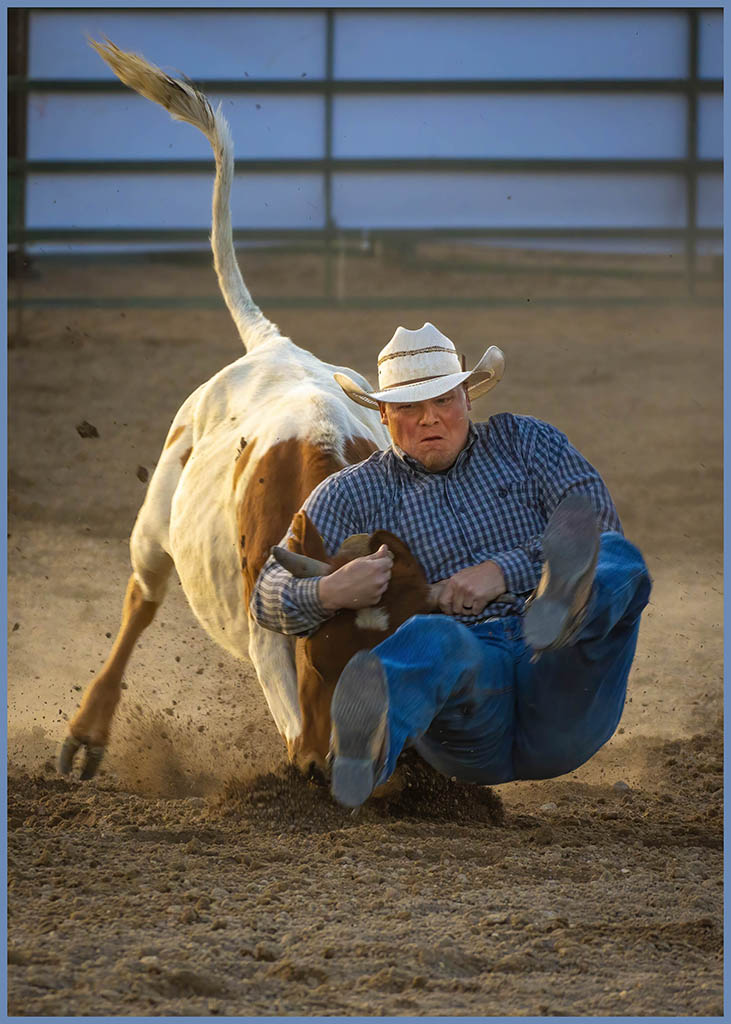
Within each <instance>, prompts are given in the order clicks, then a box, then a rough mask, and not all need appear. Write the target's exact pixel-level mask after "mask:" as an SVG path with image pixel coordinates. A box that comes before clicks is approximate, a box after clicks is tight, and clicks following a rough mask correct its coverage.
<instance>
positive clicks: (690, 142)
mask: <svg viewBox="0 0 731 1024" xmlns="http://www.w3.org/2000/svg"><path fill="white" fill-rule="evenodd" d="M323 13H324V15H325V18H326V62H325V74H324V77H323V78H322V79H321V80H310V79H299V80H274V81H273V80H270V79H266V80H263V79H250V78H247V79H243V80H240V79H236V80H222V79H217V80H208V81H201V82H199V83H198V84H199V85H200V86H201V88H202V89H203V90H204V91H207V92H219V93H220V92H225V93H237V94H247V93H249V94H251V93H256V92H258V91H266V92H267V93H286V94H291V95H305V94H317V95H319V96H322V97H323V100H324V111H325V114H324V117H325V144H324V155H323V156H322V158H314V159H287V158H285V159H276V160H273V159H254V160H245V161H241V160H239V161H238V166H239V167H240V168H242V169H243V170H245V171H246V172H247V173H261V174H268V173H272V172H282V171H289V172H297V171H299V172H302V171H306V172H317V173H319V174H320V175H321V176H322V181H323V189H324V207H325V225H324V227H322V228H316V229H296V230H287V229H284V230H273V229H243V230H235V231H234V239H235V241H236V242H237V243H246V242H252V241H257V242H259V243H261V242H270V243H273V244H275V243H276V244H278V245H285V246H286V245H297V246H300V245H302V244H303V243H304V244H305V245H310V246H312V245H315V246H317V247H319V248H321V251H322V254H323V258H324V260H325V268H326V273H325V276H324V282H325V283H324V290H323V295H322V296H321V300H322V303H323V304H328V303H336V302H351V303H352V302H356V303H357V302H358V299H357V298H354V297H352V296H350V297H346V296H343V295H339V294H338V290H337V287H336V284H335V275H334V273H333V266H334V260H335V258H336V257H337V254H338V252H341V253H342V251H344V249H345V248H347V246H348V245H351V244H352V245H357V246H360V247H361V248H363V247H365V246H372V245H373V243H374V242H382V243H384V244H386V245H393V246H396V247H400V248H401V249H402V250H404V251H409V250H410V249H411V248H412V247H413V246H414V245H415V244H416V243H419V242H423V241H434V240H439V239H442V240H444V239H449V240H482V241H485V242H492V243H494V244H500V243H501V242H502V243H507V242H509V243H511V244H515V243H519V242H520V241H521V240H523V241H524V242H525V243H526V245H527V244H528V243H529V242H532V241H533V240H537V241H539V242H541V243H545V242H547V241H551V240H553V241H556V242H561V241H565V240H573V241H576V240H592V241H594V240H609V239H611V240H620V241H624V240H627V241H629V240H632V241H635V242H637V241H640V242H646V243H650V242H653V243H656V242H658V241H659V240H661V241H667V242H674V243H676V244H677V243H679V244H681V245H682V247H683V250H684V256H685V261H684V275H685V277H686V280H687V287H688V293H689V294H690V295H692V294H693V293H694V291H695V287H696V281H697V278H698V249H699V243H701V242H712V243H719V242H720V240H721V238H722V229H721V228H717V227H702V226H699V224H698V215H697V207H698V192H699V176H700V175H701V174H708V173H712V174H720V173H722V169H723V164H722V161H721V160H720V159H702V158H700V157H699V153H698V106H699V98H700V97H701V96H702V95H704V94H706V95H708V94H722V91H723V82H722V79H720V78H713V79H709V78H701V77H700V76H699V16H700V14H701V12H700V11H699V10H696V9H693V10H688V11H687V12H685V16H686V17H687V19H688V32H687V41H688V42H687V45H688V61H687V66H688V73H687V75H686V76H685V77H683V78H672V79H660V80H659V79H657V78H648V79H631V80H627V79H625V80H607V79H581V80H577V79H574V78H570V79H562V80H556V79H552V80H542V79H520V80H514V79H508V80H494V79H490V80H488V79H473V80H439V81H435V80H424V81H421V80H416V81H409V80H406V81H404V80H398V81H396V80H380V81H377V80H352V79H342V78H336V77H335V76H334V73H333V70H334V69H333V53H334V19H335V15H336V12H335V11H332V10H328V11H326V12H323ZM9 32H10V38H9V43H10V46H9V54H10V59H9V70H10V77H9V116H10V133H9V134H10V150H9V175H10V190H9V199H10V216H9V243H10V250H11V254H12V253H15V254H16V259H15V267H16V269H17V265H18V263H19V262H20V263H22V260H23V254H24V251H25V248H26V246H27V245H28V244H30V243H39V242H42V243H43V242H45V243H51V242H84V243H99V242H113V243H120V242H134V243H146V244H147V245H148V246H149V248H150V249H154V248H155V245H160V244H167V243H191V242H196V243H202V242H205V240H206V239H207V236H208V232H207V231H206V230H198V229H186V228H182V227H179V228H147V229H132V228H73V227H64V228H43V227H35V228H28V227H26V224H25V219H24V209H25V204H24V196H25V185H26V180H27V176H28V175H29V174H34V175H46V174H59V173H73V172H82V173H90V172H93V173H94V174H95V175H110V174H119V173H120V172H135V171H143V172H145V173H154V174H161V175H162V174H164V175H171V174H176V173H190V172H201V171H203V172H210V173H212V171H213V164H212V161H211V160H193V159H186V160H176V161H168V160H88V159H86V160H29V159H27V158H26V149H25V132H26V128H25V123H26V106H27V97H28V96H29V94H31V93H33V92H34V91H43V92H44V93H54V92H55V93H60V92H66V93H73V94H83V93H89V92H101V93H113V92H121V91H125V87H124V86H123V85H122V84H121V83H119V82H116V81H112V80H110V79H108V78H106V79H99V80H88V79H63V80H62V79H56V80H53V79H33V78H29V77H28V75H27V73H26V70H27V64H26V55H27V45H28V12H27V11H20V10H16V11H10V12H9ZM536 92H541V93H543V94H546V93H557V94H558V93H561V94H567V93H574V94H577V93H580V94H583V95H589V94H620V93H621V94H630V95H633V96H640V95H643V94H648V93H653V94H658V93H665V94H673V95H676V96H681V97H683V98H684V100H685V103H686V105H687V119H686V124H687V132H686V147H685V154H684V156H683V157H682V158H674V159H645V158H638V159H635V158H622V159H576V158H566V159H542V158H535V159H524V158H521V159H500V158H498V159H492V158H444V159H433V158H423V157H415V158H397V159H394V158H381V157H367V158H359V159H352V158H336V157H334V156H333V101H334V98H335V97H336V96H339V95H345V94H359V95H368V94H371V95H372V94H384V95H388V94H400V95H404V94H412V95H413V94H427V93H441V94H445V95H446V94H457V93H470V94H484V93H499V94H520V93H536ZM445 170H446V171H459V172H486V171H490V172H495V171H499V172H530V173H531V174H538V175H540V174H555V173H556V172H559V173H577V172H580V173H582V174H589V175H593V174H603V175H607V174H610V175H611V174H623V173H627V172H631V173H632V174H639V175H645V174H646V175H651V174H658V173H666V174H673V175H676V176H677V175H680V176H682V178H683V181H684V190H685V209H686V216H685V223H684V225H683V226H682V227H654V228H650V227H645V228H643V227H634V228H627V227H586V228H577V227H545V226H535V227H531V226H524V227H520V228H516V227H492V228H491V227H475V228H450V227H447V228H414V229H404V228H398V229H389V228H379V229H375V230H373V229H369V230H368V231H364V230H363V229H358V228H345V229H344V228H342V227H339V226H338V224H337V223H336V222H335V219H334V217H333V190H332V182H333V175H334V174H335V173H339V172H360V173H369V172H379V171H390V172H397V173H398V174H403V175H409V174H412V173H414V172H422V171H432V172H433V171H445ZM485 266H486V264H485ZM12 269H13V266H12V258H11V272H12ZM562 269H563V272H566V270H567V268H566V267H563V268H562ZM280 298H281V299H285V300H286V297H285V296H281V297H280ZM12 301H14V300H11V303H12ZM26 301H30V302H32V301H33V300H27V299H26ZM370 304H373V303H372V302H371V303H370Z"/></svg>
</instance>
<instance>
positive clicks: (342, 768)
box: [330, 651, 388, 807]
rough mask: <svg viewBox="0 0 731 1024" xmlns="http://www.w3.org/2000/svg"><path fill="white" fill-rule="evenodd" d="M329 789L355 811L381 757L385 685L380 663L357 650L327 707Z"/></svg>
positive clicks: (383, 753) (367, 793)
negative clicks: (328, 724)
mask: <svg viewBox="0 0 731 1024" xmlns="http://www.w3.org/2000/svg"><path fill="white" fill-rule="evenodd" d="M330 718H331V722H332V732H331V739H330V753H331V763H332V775H331V781H330V791H331V793H332V795H333V797H334V798H335V799H336V800H337V801H338V803H340V804H344V805H345V806H346V807H359V806H360V805H361V804H362V803H364V802H365V801H366V800H367V799H368V797H369V796H370V795H371V793H372V792H373V789H374V788H375V786H376V782H377V781H378V777H379V775H380V772H381V770H382V768H383V765H384V762H385V758H386V744H387V740H388V686H387V683H386V673H385V671H384V668H383V664H382V663H381V659H380V658H379V657H378V656H377V655H376V654H373V653H372V652H371V651H358V653H357V654H354V655H353V657H352V658H351V659H350V661H349V662H348V664H347V665H346V666H345V668H344V669H343V671H342V673H341V675H340V679H339V680H338V684H337V686H336V687H335V693H334V694H333V699H332V703H331V705H330Z"/></svg>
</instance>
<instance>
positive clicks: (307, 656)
mask: <svg viewBox="0 0 731 1024" xmlns="http://www.w3.org/2000/svg"><path fill="white" fill-rule="evenodd" d="M292 531H293V536H292V537H291V538H290V540H289V543H288V547H289V549H290V551H294V552H295V553H296V554H300V555H307V556H308V557H310V558H315V559H317V560H318V561H320V562H328V563H329V564H330V565H332V566H333V568H335V569H338V568H340V566H341V565H345V563H346V562H350V561H352V560H353V559H354V558H358V557H360V556H363V555H368V554H371V553H372V552H374V551H377V550H378V548H379V547H380V546H381V544H386V545H387V546H388V548H389V550H390V551H391V552H392V554H393V556H394V562H393V567H392V570H391V580H390V583H389V585H388V588H387V589H386V592H385V593H384V595H383V597H382V598H381V601H380V604H379V605H378V609H381V610H383V611H384V612H385V613H386V614H387V616H388V626H387V628H386V629H364V628H361V627H360V626H359V625H358V624H357V622H356V616H357V615H358V612H356V611H350V610H342V611H339V612H336V614H335V615H333V617H332V618H331V619H328V620H327V621H326V622H325V623H323V625H322V626H321V627H320V628H319V629H318V630H317V631H316V632H315V633H313V634H312V636H309V637H305V638H304V639H303V638H300V639H299V640H298V641H297V647H296V663H297V688H298V692H299V703H300V710H301V712H302V736H301V742H300V744H299V745H298V751H297V754H296V761H297V763H298V764H299V766H300V767H302V768H306V767H307V766H308V764H309V763H311V762H314V763H315V764H317V765H318V766H320V767H322V766H323V765H324V762H325V758H326V756H327V752H328V748H329V745H330V702H331V700H332V695H333V691H334V689H335V685H336V683H337V681H338V678H339V677H340V673H341V672H342V670H343V668H344V667H345V665H346V664H347V662H348V661H349V660H350V659H351V658H352V656H353V655H354V654H355V653H356V651H362V650H369V649H370V648H371V647H375V646H376V645H377V644H379V643H381V641H383V640H385V639H386V637H389V636H391V634H392V633H394V632H395V631H396V630H397V629H398V627H399V626H400V625H401V624H402V623H403V622H405V621H406V620H407V619H408V618H410V617H411V616H412V615H418V614H421V613H425V612H429V611H431V610H432V609H431V607H430V605H429V584H428V582H427V579H426V576H425V575H424V570H423V569H422V567H421V565H420V564H419V562H418V560H417V559H416V558H415V557H414V556H413V555H412V554H411V552H410V551H409V549H408V547H407V546H406V544H404V542H403V541H402V540H400V539H399V538H398V537H396V536H395V535H394V534H393V533H389V531H388V530H376V531H375V533H371V534H357V535H355V536H353V537H348V538H347V539H346V540H345V541H343V544H342V545H341V547H340V549H339V550H338V552H337V553H336V554H335V555H334V556H333V557H332V558H329V557H328V556H327V554H326V552H325V547H324V545H323V543H322V538H321V537H320V534H319V533H318V532H317V530H316V529H315V527H314V525H313V524H312V522H311V521H310V519H309V518H308V516H307V514H306V513H305V512H298V513H297V515H296V516H295V517H294V520H293V523H292Z"/></svg>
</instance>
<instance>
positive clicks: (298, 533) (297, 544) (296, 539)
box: [287, 509, 328, 562]
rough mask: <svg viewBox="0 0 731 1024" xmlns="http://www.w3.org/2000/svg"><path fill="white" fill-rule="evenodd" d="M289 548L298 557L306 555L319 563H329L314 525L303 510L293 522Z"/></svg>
mask: <svg viewBox="0 0 731 1024" xmlns="http://www.w3.org/2000/svg"><path fill="white" fill-rule="evenodd" d="M287 547H288V548H289V550H290V551H294V552H295V554H297V555H306V556H307V557H308V558H314V559H315V560H316V561H318V562H327V560H328V558H327V552H326V551H325V545H324V544H323V543H322V537H321V536H320V534H319V533H318V531H317V529H316V527H315V525H314V523H313V522H312V520H311V519H310V517H309V516H308V515H307V513H306V512H303V511H302V510H301V509H300V511H299V512H297V513H296V515H295V517H294V519H293V520H292V536H291V537H290V539H289V543H288V544H287Z"/></svg>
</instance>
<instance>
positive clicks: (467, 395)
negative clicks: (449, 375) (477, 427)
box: [462, 384, 472, 412]
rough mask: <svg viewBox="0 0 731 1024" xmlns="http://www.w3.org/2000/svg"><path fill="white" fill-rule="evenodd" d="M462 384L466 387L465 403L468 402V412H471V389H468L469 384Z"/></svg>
mask: <svg viewBox="0 0 731 1024" xmlns="http://www.w3.org/2000/svg"><path fill="white" fill-rule="evenodd" d="M462 386H463V387H464V400H465V403H466V404H467V412H469V411H470V409H471V408H472V402H470V395H469V391H468V390H467V385H466V384H463V385H462Z"/></svg>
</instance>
